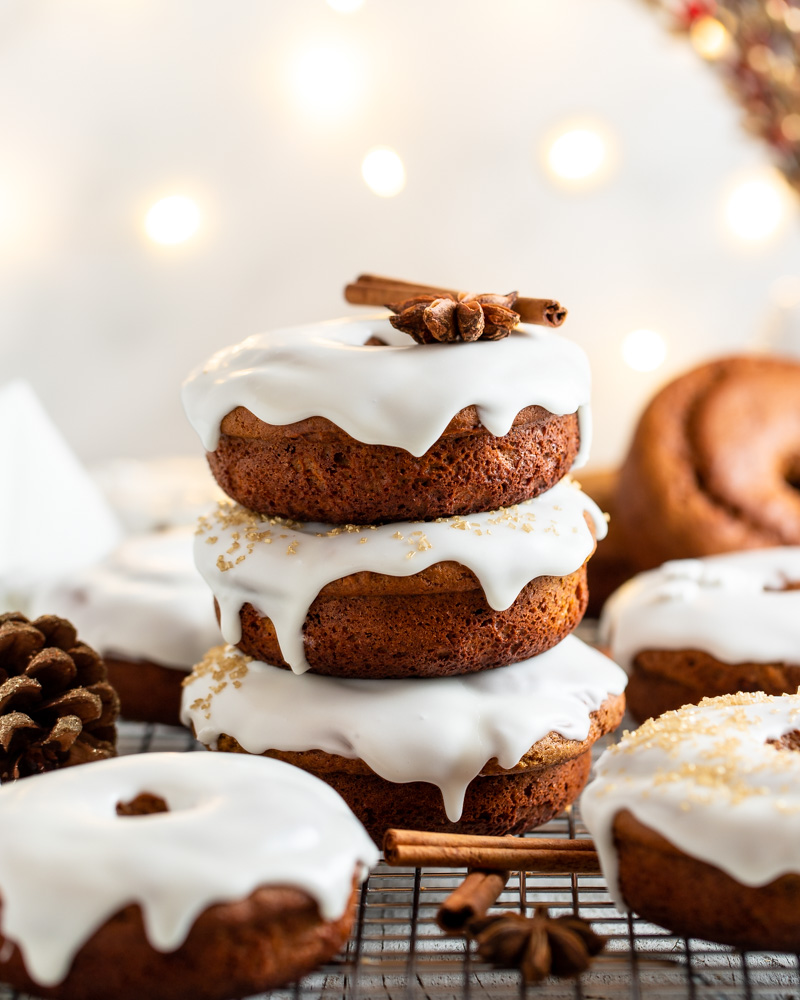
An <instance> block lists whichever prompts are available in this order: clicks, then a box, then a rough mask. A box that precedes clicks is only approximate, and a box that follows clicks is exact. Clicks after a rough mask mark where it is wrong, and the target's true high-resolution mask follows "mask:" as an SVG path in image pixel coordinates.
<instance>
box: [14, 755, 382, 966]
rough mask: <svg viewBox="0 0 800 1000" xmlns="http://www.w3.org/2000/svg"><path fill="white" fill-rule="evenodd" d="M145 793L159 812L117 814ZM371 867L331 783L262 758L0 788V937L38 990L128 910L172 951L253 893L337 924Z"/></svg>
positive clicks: (43, 778)
mask: <svg viewBox="0 0 800 1000" xmlns="http://www.w3.org/2000/svg"><path fill="white" fill-rule="evenodd" d="M144 791H146V792H152V793H153V794H154V795H159V796H161V797H162V798H163V799H165V800H166V802H167V804H168V806H169V807H170V811H169V812H166V813H157V814H153V815H150V816H137V817H120V816H117V815H116V811H115V810H116V805H117V803H118V802H120V801H122V802H128V801H130V800H131V799H133V798H135V797H136V796H137V795H138V794H139V793H140V792H144ZM377 858H378V852H377V851H376V849H375V847H374V845H373V844H372V842H371V841H370V839H369V837H368V836H367V834H366V832H365V831H364V828H363V827H362V826H361V824H360V823H359V822H358V820H357V819H356V818H355V817H354V816H353V814H352V813H351V812H350V810H349V809H348V807H347V806H346V805H345V803H344V801H343V800H342V799H341V798H340V797H339V795H338V794H337V793H336V792H334V791H333V789H332V788H330V787H329V786H328V785H326V784H324V782H322V781H320V780H319V779H317V778H315V777H313V776H312V775H310V774H307V773H305V772H304V771H301V770H300V769H299V768H296V767H290V766H289V765H288V764H283V763H281V762H280V761H274V760H269V759H267V758H255V757H244V756H241V755H239V756H235V755H233V754H195V753H191V754H184V753H153V754H141V755H137V756H132V757H121V758H118V759H115V760H106V761H100V762H99V763H95V764H92V765H91V766H88V767H71V768H67V769H65V770H62V771H51V772H50V773H48V774H43V775H40V776H37V777H36V778H33V779H28V780H25V781H20V782H17V783H14V784H6V785H3V786H2V787H0V896H1V897H2V900H3V909H2V925H1V926H2V932H3V934H4V936H6V937H7V938H8V939H9V940H11V941H14V942H16V944H18V946H19V948H20V950H21V951H22V954H23V957H24V960H25V965H26V968H27V970H28V972H29V973H30V975H31V976H32V978H33V979H35V980H36V981H37V982H38V983H39V984H40V985H42V986H53V985H55V984H56V983H59V982H61V981H62V979H63V978H64V976H65V975H66V974H67V972H68V970H69V967H70V964H71V962H72V959H73V957H74V955H75V953H76V952H77V951H78V950H79V949H80V948H81V946H82V945H83V943H84V942H85V941H86V940H87V939H88V938H89V937H91V935H92V934H93V933H94V931H95V930H96V929H97V928H98V927H99V926H100V925H101V924H103V923H104V922H105V921H106V920H107V919H108V918H109V917H111V916H112V915H113V914H115V913H117V912H118V911H119V910H121V909H122V908H123V907H125V906H127V905H129V904H130V903H134V902H135V903H139V904H140V905H141V908H142V914H143V918H144V925H145V931H146V933H147V938H148V940H149V942H150V944H151V945H152V946H153V948H155V949H156V950H158V951H162V952H170V951H174V950H175V949H176V948H179V947H180V945H181V944H182V943H183V942H184V940H185V939H186V936H187V934H188V933H189V931H190V929H191V927H192V925H193V923H194V921H195V920H196V918H197V917H198V916H199V915H200V913H201V912H202V911H203V910H205V909H206V908H207V907H209V906H211V905H212V904H214V903H221V902H229V901H233V900H237V899H243V898H246V897H247V896H249V895H250V893H251V892H253V890H255V889H256V888H258V887H259V886H263V885H293V886H297V887H298V888H300V889H303V890H305V891H306V892H307V893H308V894H309V895H310V896H312V897H313V898H314V899H315V900H317V902H318V904H319V907H320V912H321V914H322V916H323V917H324V918H325V919H326V920H332V919H336V918H338V917H340V916H341V915H342V913H343V912H344V909H345V906H346V905H347V901H348V898H349V896H350V892H351V889H352V880H353V874H354V872H355V871H356V869H357V868H358V869H359V870H360V872H361V874H362V876H363V875H364V874H365V870H366V868H368V867H369V866H371V865H373V864H374V863H375V862H376V861H377Z"/></svg>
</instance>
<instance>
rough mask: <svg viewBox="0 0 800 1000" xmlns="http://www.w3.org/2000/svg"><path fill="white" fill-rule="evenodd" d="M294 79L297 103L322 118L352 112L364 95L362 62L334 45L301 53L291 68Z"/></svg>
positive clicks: (312, 48)
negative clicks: (359, 98)
mask: <svg viewBox="0 0 800 1000" xmlns="http://www.w3.org/2000/svg"><path fill="white" fill-rule="evenodd" d="M290 77H291V84H292V91H293V93H294V96H295V99H296V101H297V103H298V104H300V106H301V107H302V108H303V110H304V111H306V112H307V113H310V114H313V115H315V116H317V117H318V118H321V119H331V118H338V117H341V116H343V115H345V114H347V113H349V112H351V111H352V110H353V108H354V107H355V105H356V103H357V100H358V97H359V95H360V94H361V93H362V92H363V88H362V86H361V84H362V73H361V71H360V65H359V63H358V61H357V60H356V59H355V58H354V57H353V55H352V53H350V52H348V51H347V50H346V49H344V48H338V47H334V46H331V45H319V46H312V47H311V48H307V49H304V50H303V51H301V52H300V53H299V54H298V55H297V57H296V58H295V60H294V62H293V64H292V66H291V69H290Z"/></svg>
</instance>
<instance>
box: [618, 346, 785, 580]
mask: <svg viewBox="0 0 800 1000" xmlns="http://www.w3.org/2000/svg"><path fill="white" fill-rule="evenodd" d="M799 483H800V364H797V363H795V362H792V361H789V360H786V359H778V358H764V357H731V358H723V359H721V360H719V361H714V362H712V363H711V364H707V365H703V366H702V367H700V368H696V369H694V370H693V371H691V372H689V373H688V374H686V375H683V376H682V377H680V378H678V379H676V380H675V381H674V382H671V383H670V384H669V385H667V386H666V387H665V388H664V389H663V390H662V391H661V392H660V393H658V395H657V396H656V397H655V398H654V399H653V400H652V401H651V403H650V404H649V406H648V407H647V409H646V410H645V412H644V413H643V415H642V417H641V419H640V421H639V424H638V426H637V428H636V432H635V435H634V438H633V443H632V444H631V448H630V451H629V453H628V456H627V458H626V460H625V462H624V464H623V466H622V470H621V473H620V485H619V489H618V492H617V496H616V506H617V517H618V521H619V525H620V529H621V531H622V532H623V533H624V535H625V544H626V550H627V554H628V555H629V556H630V557H631V559H632V560H633V562H634V563H635V564H636V566H637V567H638V568H640V569H647V568H651V567H654V566H657V565H659V564H660V563H662V562H665V561H666V560H668V559H679V558H684V557H692V556H703V555H713V554H716V553H720V552H731V551H737V550H740V549H752V548H763V547H767V546H771V545H791V544H798V543H800V489H799V488H798V484H799Z"/></svg>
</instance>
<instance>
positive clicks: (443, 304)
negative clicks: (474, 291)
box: [386, 292, 519, 344]
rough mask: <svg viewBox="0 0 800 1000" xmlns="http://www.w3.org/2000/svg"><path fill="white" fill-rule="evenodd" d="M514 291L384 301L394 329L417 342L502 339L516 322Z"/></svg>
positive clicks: (416, 296) (517, 316) (517, 321)
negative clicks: (502, 293) (501, 293)
mask: <svg viewBox="0 0 800 1000" xmlns="http://www.w3.org/2000/svg"><path fill="white" fill-rule="evenodd" d="M516 301H517V293H516V292H509V293H508V295H491V294H483V295H459V296H458V297H457V298H456V297H455V296H454V295H449V294H442V295H415V296H414V297H413V298H410V299H405V300H404V301H403V302H393V303H389V304H388V305H387V307H386V308H387V309H390V310H391V311H392V312H393V313H395V315H394V316H390V317H389V322H390V323H391V324H392V326H393V327H394V328H395V329H396V330H402V332H403V333H407V334H408V335H409V336H411V337H413V338H414V340H416V342H417V343H418V344H434V343H436V342H437V341H440V342H442V343H453V342H454V341H457V340H465V341H474V340H502V339H503V337H507V336H508V335H509V333H511V331H512V330H513V329H514V327H515V326H516V325H517V324H518V323H519V313H516V312H514V310H513V308H512V307H513V305H514V303H515V302H516Z"/></svg>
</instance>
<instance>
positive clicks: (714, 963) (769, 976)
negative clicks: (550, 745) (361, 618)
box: [0, 723, 800, 1000]
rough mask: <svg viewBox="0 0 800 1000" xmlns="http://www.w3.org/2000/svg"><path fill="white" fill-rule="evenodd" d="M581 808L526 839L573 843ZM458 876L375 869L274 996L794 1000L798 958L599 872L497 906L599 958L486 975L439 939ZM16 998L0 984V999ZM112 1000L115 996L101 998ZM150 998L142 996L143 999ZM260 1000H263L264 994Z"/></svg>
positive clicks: (134, 729)
mask: <svg viewBox="0 0 800 1000" xmlns="http://www.w3.org/2000/svg"><path fill="white" fill-rule="evenodd" d="M196 749H198V744H197V743H195V742H194V740H193V739H192V737H191V736H190V734H189V733H187V732H185V731H184V730H180V729H170V728H169V727H166V726H152V725H137V724H134V723H122V724H121V726H120V752H122V753H146V752H148V751H155V750H179V751H183V750H196ZM585 833H586V831H585V829H584V827H583V826H582V824H581V822H580V817H579V814H578V809H577V808H573V810H572V811H571V813H570V814H568V815H564V816H560V817H558V818H557V819H555V820H552V821H551V822H550V823H548V824H547V825H546V826H544V827H542V828H541V829H540V830H537V831H536V832H535V833H532V834H530V835H529V836H533V837H536V836H547V837H576V836H577V837H580V836H582V835H585ZM463 875H464V872H463V871H462V872H458V871H452V870H447V871H442V870H435V869H427V868H426V869H422V870H420V869H418V868H417V869H401V868H389V867H387V866H386V865H383V864H381V865H379V866H378V867H377V868H376V869H375V870H374V871H373V873H372V874H371V876H370V878H369V880H368V881H367V882H366V883H365V884H364V885H363V886H362V889H361V896H360V900H359V906H358V914H357V917H356V922H355V926H354V931H353V934H352V935H351V938H350V941H349V943H348V945H347V948H346V950H345V952H343V953H342V954H341V955H339V956H337V958H336V959H334V961H332V962H330V963H329V964H328V965H326V966H324V967H323V968H322V969H320V970H319V972H316V973H314V974H313V975H310V976H307V977H306V978H305V979H303V980H302V981H301V982H300V983H298V984H297V985H296V986H294V987H291V988H288V989H286V990H278V991H274V992H273V993H271V994H268V997H269V998H270V1000H328V998H330V1000H333V998H336V1000H373V998H374V1000H378V998H381V1000H383V998H386V1000H400V998H403V1000H407V998H418V1000H460V998H465V1000H511V998H517V1000H518V998H525V997H528V998H529V1000H539V998H541V1000H648V998H658V1000H672V998H683V1000H751V998H752V1000H755V998H770V1000H800V955H784V954H780V955H779V954H767V953H761V952H746V953H745V952H739V951H736V950H734V949H732V948H727V947H724V946H722V945H714V944H710V943H708V942H706V941H699V940H688V939H686V938H681V937H676V936H674V935H672V934H670V933H668V932H667V931H664V930H662V929H661V928H659V927H656V926H655V925H653V924H649V923H647V922H646V921H644V920H640V919H639V918H637V917H631V916H628V915H625V914H621V913H619V911H618V910H617V909H616V908H615V906H614V904H613V903H612V902H611V900H610V898H609V895H608V890H607V888H606V886H605V884H604V882H603V879H602V878H601V877H600V876H596V875H563V876H552V875H547V876H538V875H535V874H532V873H527V875H523V876H522V877H520V875H519V874H515V875H513V876H512V878H511V880H510V882H509V884H508V886H507V887H506V890H505V891H504V892H503V894H502V896H501V897H500V899H499V900H498V902H497V904H496V905H497V907H499V908H506V909H516V910H519V909H520V908H523V909H524V908H525V907H532V906H535V905H537V904H545V905H547V906H549V907H550V908H551V912H552V913H553V915H557V914H559V913H565V912H574V913H577V914H578V915H579V916H581V917H583V918H584V919H586V920H591V921H592V924H593V926H594V928H595V930H596V931H597V932H598V933H600V934H603V935H605V936H606V937H608V939H609V942H608V945H607V947H606V950H605V952H603V953H602V954H601V955H600V956H599V957H598V958H597V959H595V962H594V964H593V965H592V967H591V968H590V970H589V971H588V972H587V973H584V975H583V976H581V977H580V978H579V979H576V980H573V979H562V980H559V979H548V980H545V982H544V983H541V984H539V985H536V986H529V987H526V986H525V984H524V983H523V982H522V980H521V977H520V976H519V974H518V973H517V972H515V971H500V970H495V969H492V968H491V967H490V966H488V965H486V964H485V963H484V962H482V961H480V960H479V959H478V958H477V956H476V955H475V953H474V951H472V950H471V949H470V948H469V947H468V946H467V945H466V943H465V941H464V939H463V938H461V937H445V936H444V935H443V934H442V933H441V931H439V929H438V927H437V926H436V923H435V915H436V911H437V909H438V907H439V904H440V903H441V902H442V901H443V900H444V898H445V897H446V896H447V895H448V894H449V893H450V892H451V891H452V890H453V889H454V888H455V887H456V885H458V883H459V882H460V881H461V879H462V878H463ZM18 998H19V995H18V994H16V993H13V992H11V991H9V990H7V989H6V990H4V989H3V988H2V987H0V1000H18ZM108 1000H113V997H109V998H108ZM142 1000H146V998H142ZM261 1000H267V998H266V997H264V998H261Z"/></svg>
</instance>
